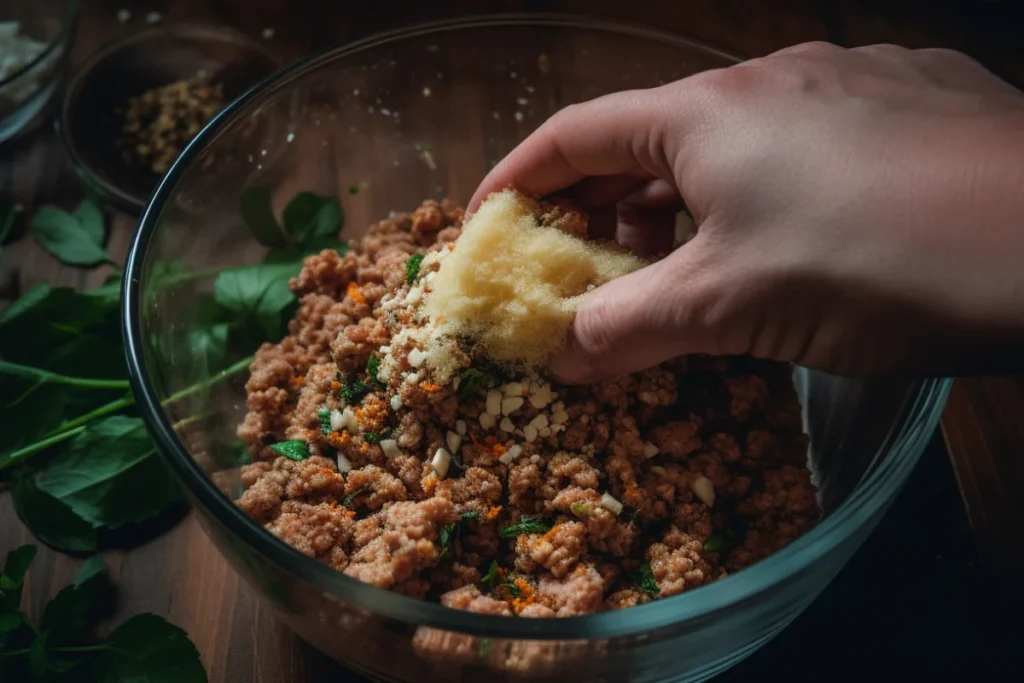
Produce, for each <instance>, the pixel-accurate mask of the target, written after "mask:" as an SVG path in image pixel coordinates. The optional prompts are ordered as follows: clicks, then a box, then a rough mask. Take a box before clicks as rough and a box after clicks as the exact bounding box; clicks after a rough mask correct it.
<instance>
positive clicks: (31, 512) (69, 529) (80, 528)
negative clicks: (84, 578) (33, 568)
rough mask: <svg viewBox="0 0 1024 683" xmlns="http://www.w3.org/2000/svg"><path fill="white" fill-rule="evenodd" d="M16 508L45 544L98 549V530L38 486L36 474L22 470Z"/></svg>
mask: <svg viewBox="0 0 1024 683" xmlns="http://www.w3.org/2000/svg"><path fill="white" fill-rule="evenodd" d="M11 494H12V498H13V500H14V511H15V512H16V513H17V514H18V517H19V518H20V519H21V521H22V522H23V523H24V524H25V526H27V527H28V528H29V530H30V531H31V532H32V533H33V534H35V537H36V538H38V539H39V540H40V541H42V542H43V543H46V544H47V545H50V546H52V547H54V548H57V549H58V550H64V551H86V550H95V549H96V530H95V529H93V527H92V524H90V523H89V522H87V521H85V520H84V519H82V518H81V517H79V516H78V515H77V514H75V512H74V510H72V509H71V508H70V507H68V506H67V505H66V504H64V503H63V502H61V501H60V500H58V499H57V498H54V497H53V496H51V495H50V494H49V493H46V492H45V491H42V490H40V489H39V487H38V486H36V482H35V477H34V476H32V474H30V473H28V472H22V473H19V475H18V476H17V477H16V478H15V480H14V486H13V488H12V490H11Z"/></svg>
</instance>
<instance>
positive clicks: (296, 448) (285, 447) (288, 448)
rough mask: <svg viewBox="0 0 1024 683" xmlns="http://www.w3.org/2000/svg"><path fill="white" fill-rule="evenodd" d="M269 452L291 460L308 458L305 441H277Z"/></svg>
mask: <svg viewBox="0 0 1024 683" xmlns="http://www.w3.org/2000/svg"><path fill="white" fill-rule="evenodd" d="M270 450H272V451H274V452H275V453H277V454H278V455H283V456H284V457H286V458H290V459H291V460H305V459H306V458H308V457H309V444H307V443H306V442H305V441H278V442H277V443H275V444H272V445H271V446H270Z"/></svg>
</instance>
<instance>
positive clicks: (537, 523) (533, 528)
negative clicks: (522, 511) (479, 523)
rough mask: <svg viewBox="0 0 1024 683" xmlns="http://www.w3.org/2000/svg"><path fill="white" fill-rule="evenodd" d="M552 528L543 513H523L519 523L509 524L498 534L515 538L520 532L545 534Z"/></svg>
mask: <svg viewBox="0 0 1024 683" xmlns="http://www.w3.org/2000/svg"><path fill="white" fill-rule="evenodd" d="M550 530H551V525H549V524H548V523H547V522H546V521H544V517H542V516H541V515H523V516H522V517H521V518H520V519H519V523H518V524H513V525H512V526H507V527H505V528H504V529H502V530H501V533H499V534H498V535H499V536H501V537H502V538H515V537H516V536H518V535H519V534H543V533H547V532H548V531H550Z"/></svg>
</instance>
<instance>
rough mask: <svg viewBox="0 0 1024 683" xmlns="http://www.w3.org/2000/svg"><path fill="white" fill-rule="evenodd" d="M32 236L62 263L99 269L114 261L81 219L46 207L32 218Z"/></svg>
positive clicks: (40, 209)
mask: <svg viewBox="0 0 1024 683" xmlns="http://www.w3.org/2000/svg"><path fill="white" fill-rule="evenodd" d="M32 234H33V235H35V238H36V241H37V242H39V244H40V245H41V246H42V247H43V248H44V249H46V251H48V252H50V253H51V254H53V255H54V256H56V257H57V259H59V260H60V261H61V262H62V263H66V264H68V265H72V266H95V265H99V264H100V263H108V262H112V261H113V259H112V258H111V257H110V254H108V253H107V252H106V250H105V249H104V248H103V247H102V246H101V245H100V244H99V242H98V241H97V240H95V239H94V235H93V234H91V233H90V232H89V231H87V230H86V229H85V228H83V227H82V224H81V223H80V222H79V221H78V219H77V218H75V217H74V216H72V215H71V214H69V213H68V212H66V211H62V210H60V209H58V208H57V207H54V206H42V207H40V208H39V210H38V211H36V215H35V216H34V217H33V218H32ZM101 239H102V236H101Z"/></svg>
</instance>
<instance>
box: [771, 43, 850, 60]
mask: <svg viewBox="0 0 1024 683" xmlns="http://www.w3.org/2000/svg"><path fill="white" fill-rule="evenodd" d="M842 52H844V50H843V48H841V47H839V46H838V45H835V44H833V43H829V42H827V41H824V40H812V41H808V42H806V43H799V44H797V45H791V46H789V47H784V48H782V49H781V50H777V51H775V52H773V53H771V54H770V55H768V56H769V57H794V56H801V57H828V56H831V55H837V54H840V53H842Z"/></svg>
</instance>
